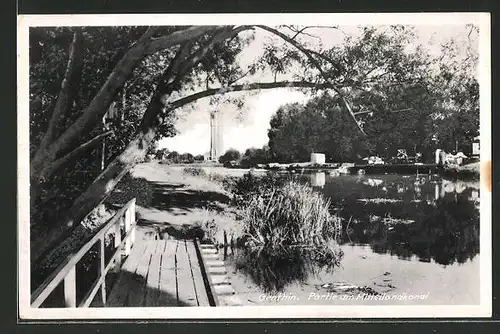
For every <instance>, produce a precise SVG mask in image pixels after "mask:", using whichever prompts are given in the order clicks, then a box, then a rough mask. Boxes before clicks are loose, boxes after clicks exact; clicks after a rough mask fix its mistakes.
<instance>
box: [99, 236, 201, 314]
mask: <svg viewBox="0 0 500 334" xmlns="http://www.w3.org/2000/svg"><path fill="white" fill-rule="evenodd" d="M124 306H125V307H155V306H158V307H160V306H210V304H209V299H208V295H207V289H206V287H205V284H204V281H203V276H202V272H201V269H200V264H199V261H198V257H197V256H196V249H195V244H194V241H192V240H176V239H167V240H137V241H136V243H135V245H134V247H133V248H132V251H131V253H130V255H129V256H128V257H127V259H126V260H125V262H124V263H123V266H122V268H121V270H120V272H119V276H118V278H117V281H116V282H115V284H114V286H113V289H112V290H111V293H110V295H109V298H108V301H107V303H106V307H124Z"/></svg>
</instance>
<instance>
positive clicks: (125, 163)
mask: <svg viewBox="0 0 500 334" xmlns="http://www.w3.org/2000/svg"><path fill="white" fill-rule="evenodd" d="M307 29H311V28H308V27H306V28H304V27H302V28H300V29H299V28H297V27H293V26H283V27H276V28H274V27H267V26H182V27H114V28H55V29H38V28H36V29H32V31H31V34H30V56H31V59H30V75H31V78H32V80H30V85H31V86H30V108H31V110H30V116H31V123H32V124H31V138H30V139H31V144H32V145H31V147H30V148H31V150H30V153H31V163H30V185H31V205H32V208H33V209H34V208H37V205H38V204H39V203H40V201H41V200H42V199H43V197H44V196H45V193H44V191H45V190H46V189H47V187H49V188H50V186H51V185H54V184H57V182H55V181H54V180H56V179H57V178H58V177H59V178H60V175H61V173H60V171H61V168H63V166H65V168H67V169H70V168H73V169H74V168H78V166H80V167H82V166H87V164H86V163H85V162H86V160H85V159H86V158H87V160H88V154H85V153H88V152H89V149H90V148H92V147H95V145H96V144H98V143H100V142H101V140H102V138H104V137H106V136H108V138H110V139H109V141H110V142H111V145H112V147H111V148H110V149H109V150H108V152H109V156H107V159H106V168H105V169H104V170H103V171H99V169H98V168H96V170H97V172H94V173H91V174H90V175H91V176H90V177H89V178H88V180H87V182H83V184H82V185H81V186H80V187H76V188H77V189H78V191H75V193H74V194H73V196H72V197H71V203H72V204H71V205H69V206H68V208H67V209H66V210H64V214H63V215H59V216H57V217H52V218H51V219H52V221H53V222H54V223H53V224H50V226H49V227H48V228H47V229H46V231H44V232H43V233H39V234H33V233H32V243H31V254H32V259H33V260H37V261H36V262H37V263H38V262H39V261H38V260H41V259H43V258H44V257H45V255H46V254H47V252H48V251H50V250H53V249H54V246H55V245H57V244H59V242H60V241H61V240H62V239H63V238H65V237H66V236H67V235H68V234H69V233H70V232H72V231H73V230H74V229H75V228H79V227H80V226H79V222H80V221H82V219H84V218H85V216H86V215H87V214H88V213H89V212H90V211H91V210H92V209H93V208H95V207H96V206H97V205H98V204H99V203H102V202H103V201H104V200H105V199H106V197H107V196H108V195H109V194H110V193H111V192H112V190H113V189H114V187H115V186H116V184H117V183H118V182H119V181H120V179H121V178H122V177H123V176H124V175H126V174H127V173H128V172H129V171H130V170H131V168H133V166H134V165H135V164H136V163H137V162H138V161H140V160H142V159H143V158H144V156H145V154H146V152H147V151H148V148H149V147H150V145H151V143H152V142H154V141H155V140H156V139H158V137H160V136H166V135H171V134H173V133H174V130H173V127H172V123H173V122H172V120H173V118H174V117H175V113H174V111H175V110H176V109H178V108H181V107H183V106H186V105H188V104H190V103H192V102H195V101H197V100H198V99H201V98H205V97H214V96H217V95H224V96H227V94H228V93H232V92H238V91H249V90H258V89H272V88H278V87H297V88H299V89H312V90H313V91H314V90H330V91H331V92H332V94H334V95H335V96H336V98H337V99H338V103H339V108H341V109H342V110H343V112H345V113H347V115H349V116H350V117H353V118H354V123H353V124H354V125H356V126H357V128H358V129H359V130H361V132H364V131H363V128H362V126H361V124H360V123H359V122H358V120H357V119H356V117H355V113H356V112H360V111H363V110H365V109H366V108H370V107H371V106H370V105H366V106H363V105H361V104H359V105H352V103H351V102H350V101H352V100H357V101H360V102H361V101H362V99H360V98H359V97H358V96H359V95H360V94H361V92H364V93H363V94H365V95H367V96H372V97H377V96H379V97H380V96H382V97H383V96H386V95H387V94H389V93H390V92H388V91H386V90H387V87H388V86H390V85H403V84H408V85H412V84H415V83H416V82H418V81H419V80H420V79H419V76H418V74H419V73H420V71H417V69H418V67H419V66H422V65H421V64H420V63H418V62H415V66H414V67H415V68H407V67H402V66H400V65H399V64H400V62H401V61H402V60H405V61H404V63H405V64H411V63H412V59H411V53H410V56H408V57H410V59H404V57H407V55H406V54H403V53H401V52H400V50H399V48H400V47H399V46H398V45H405V43H406V44H408V43H409V41H410V40H411V32H408V31H407V30H406V29H402V28H401V27H386V28H384V29H385V30H379V29H375V28H367V29H364V31H363V32H362V34H361V37H359V38H356V39H352V40H346V42H345V43H344V45H343V46H342V45H341V46H335V47H332V48H321V46H319V45H314V44H312V43H311V42H310V40H311V38H308V34H307V31H308V30H307ZM320 29H325V28H320ZM329 29H336V28H335V27H332V28H329ZM254 30H260V31H264V32H266V33H268V34H269V35H270V36H273V37H274V39H273V40H271V41H270V42H268V43H267V44H266V45H265V46H264V48H263V52H262V54H261V57H260V58H259V59H257V60H256V61H255V62H254V63H252V64H250V65H249V66H248V67H246V68H243V67H242V66H240V63H239V61H238V55H239V54H240V53H241V51H242V50H244V49H245V47H246V46H248V45H249V43H250V42H251V36H252V35H251V32H252V31H254ZM309 31H311V30H309ZM277 40H278V41H281V43H277V42H276V41H277ZM365 54H369V55H370V57H369V58H365ZM353 55H354V56H353ZM401 57H403V58H401ZM405 66H406V65H405ZM269 71H271V72H272V73H273V74H274V81H266V82H259V81H256V79H255V78H256V77H258V76H257V75H258V74H259V73H267V72H269ZM284 73H292V75H291V76H292V77H291V78H290V75H289V77H288V78H287V80H281V81H279V80H278V77H279V76H282V75H283V74H284ZM414 73H416V74H414ZM363 103H364V102H363ZM115 108H118V114H119V115H120V117H118V118H113V119H114V121H112V122H111V123H112V124H111V125H110V128H109V129H108V128H104V127H103V125H102V122H101V120H102V119H103V117H104V116H105V115H110V109H111V110H114V109H115ZM111 113H114V112H111ZM35 123H36V124H35ZM108 124H109V123H108ZM90 160H92V159H90ZM95 160H96V159H93V160H92V161H93V162H94V163H95ZM38 207H40V206H39V205H38ZM32 211H36V210H32ZM46 221H47V220H43V219H41V220H37V221H33V223H34V224H35V225H36V224H40V223H41V222H46ZM80 228H81V227H80Z"/></svg>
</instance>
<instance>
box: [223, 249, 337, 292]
mask: <svg viewBox="0 0 500 334" xmlns="http://www.w3.org/2000/svg"><path fill="white" fill-rule="evenodd" d="M233 256H234V264H235V267H236V269H237V270H241V271H243V272H244V273H245V274H246V275H247V276H248V277H250V278H251V280H252V281H253V283H254V284H255V285H257V286H258V287H260V288H261V289H262V290H263V291H264V292H276V291H283V289H285V287H287V286H288V285H290V284H293V283H300V284H303V283H305V282H306V281H307V280H308V279H309V278H310V277H311V276H314V275H316V274H317V273H319V272H332V271H333V270H334V268H335V267H338V266H339V265H340V262H341V259H342V256H343V253H342V251H341V250H340V248H339V247H338V244H336V243H335V242H333V241H332V242H330V243H328V244H327V245H324V246H323V247H319V248H310V247H309V248H304V247H275V248H269V247H261V248H246V247H241V248H238V249H237V250H236V252H235V253H234V255H233Z"/></svg>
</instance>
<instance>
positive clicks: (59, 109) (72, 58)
mask: <svg viewBox="0 0 500 334" xmlns="http://www.w3.org/2000/svg"><path fill="white" fill-rule="evenodd" d="M82 62H83V58H82V33H81V31H80V29H76V30H75V31H74V33H73V40H72V42H71V45H70V47H69V56H68V64H67V65H66V72H65V73H64V78H63V81H62V83H61V90H60V91H59V96H58V97H57V101H56V105H55V107H54V111H53V113H52V117H51V118H50V121H49V125H48V128H47V131H46V132H45V134H44V136H43V138H42V140H41V142H40V146H39V147H40V149H42V150H43V149H45V148H46V147H47V146H48V145H49V144H50V143H52V141H53V139H54V136H55V135H56V132H57V127H58V124H59V122H60V120H61V118H62V117H63V116H64V115H65V114H66V113H67V111H68V108H69V105H70V104H71V101H72V99H73V95H74V92H75V87H76V86H77V84H78V81H79V80H78V78H79V76H80V75H81V71H82Z"/></svg>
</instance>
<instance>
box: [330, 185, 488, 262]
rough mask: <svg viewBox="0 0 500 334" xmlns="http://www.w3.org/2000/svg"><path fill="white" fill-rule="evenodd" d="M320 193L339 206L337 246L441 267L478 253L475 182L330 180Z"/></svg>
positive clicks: (477, 198)
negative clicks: (356, 246)
mask: <svg viewBox="0 0 500 334" xmlns="http://www.w3.org/2000/svg"><path fill="white" fill-rule="evenodd" d="M380 181H383V182H380ZM382 184H383V188H384V190H382V189H381V185H382ZM324 192H325V195H327V196H329V197H330V198H332V203H338V202H339V201H341V202H342V205H341V206H340V208H339V209H338V211H337V213H338V214H339V215H340V216H341V217H342V218H344V221H345V223H344V228H345V233H344V234H343V237H342V243H350V244H366V245H370V246H371V248H372V250H373V251H374V252H376V253H389V254H391V255H396V256H398V257H399V258H401V259H410V258H412V257H414V256H416V257H417V258H418V259H419V260H420V261H425V262H428V261H431V260H434V261H435V262H437V263H439V264H443V265H450V264H453V263H455V262H458V263H463V262H465V261H467V260H468V259H472V258H474V256H475V255H477V254H478V253H479V210H478V207H477V204H478V203H477V201H478V200H479V191H478V185H477V184H475V183H470V182H464V181H450V180H443V179H440V178H436V177H430V176H420V177H419V176H382V177H377V178H375V179H372V178H359V177H358V178H357V179H353V178H351V179H350V180H347V179H345V180H343V182H337V181H336V180H333V179H332V180H330V182H329V183H328V185H327V187H325V190H324ZM360 197H361V198H360ZM349 221H350V223H348V222H349Z"/></svg>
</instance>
